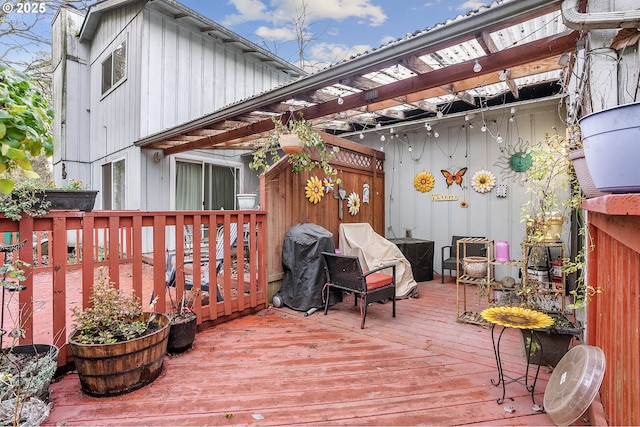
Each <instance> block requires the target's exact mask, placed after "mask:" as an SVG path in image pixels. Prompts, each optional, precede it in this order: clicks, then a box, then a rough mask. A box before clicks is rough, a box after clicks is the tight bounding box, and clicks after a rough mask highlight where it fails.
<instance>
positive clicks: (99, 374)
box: [69, 313, 169, 396]
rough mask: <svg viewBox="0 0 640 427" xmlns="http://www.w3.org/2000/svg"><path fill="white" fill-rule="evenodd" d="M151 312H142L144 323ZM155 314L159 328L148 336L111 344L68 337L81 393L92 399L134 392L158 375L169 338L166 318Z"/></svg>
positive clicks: (73, 334)
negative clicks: (93, 342) (92, 342)
mask: <svg viewBox="0 0 640 427" xmlns="http://www.w3.org/2000/svg"><path fill="white" fill-rule="evenodd" d="M151 314H152V313H144V314H143V319H144V320H146V319H148V318H149V316H150V315H151ZM154 314H155V315H156V319H155V320H154V322H155V323H157V324H158V326H159V327H160V328H159V330H157V331H154V332H152V333H150V334H148V335H145V336H143V337H140V338H136V339H134V340H130V341H124V342H117V343H114V344H81V343H78V342H76V341H74V337H75V335H76V333H77V332H74V333H72V334H71V336H70V337H69V346H70V347H71V353H72V354H73V359H74V362H75V365H76V370H77V371H78V376H79V377H80V385H81V388H82V391H83V392H85V393H87V394H90V395H92V396H115V395H118V394H124V393H128V392H130V391H133V390H137V389H139V388H141V387H143V386H145V385H146V384H149V383H151V382H152V381H153V380H155V379H156V378H158V376H159V375H160V373H161V372H162V366H163V363H164V356H165V354H166V352H167V341H168V337H169V317H168V316H167V315H165V314H162V313H154Z"/></svg>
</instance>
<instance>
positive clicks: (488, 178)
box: [471, 169, 496, 193]
mask: <svg viewBox="0 0 640 427" xmlns="http://www.w3.org/2000/svg"><path fill="white" fill-rule="evenodd" d="M495 186H496V176H495V175H494V173H493V172H491V171H490V170H486V169H481V170H479V171H477V172H476V173H474V174H473V176H472V177H471V188H473V189H474V190H475V191H477V192H478V193H488V192H489V191H491V190H492V189H493V187H495Z"/></svg>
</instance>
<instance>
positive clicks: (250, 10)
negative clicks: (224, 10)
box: [222, 0, 269, 26]
mask: <svg viewBox="0 0 640 427" xmlns="http://www.w3.org/2000/svg"><path fill="white" fill-rule="evenodd" d="M229 3H231V4H233V5H234V6H235V8H236V9H237V10H238V12H239V13H237V14H233V15H227V16H225V17H224V20H223V22H222V25H226V26H232V25H234V24H240V23H242V22H247V21H264V20H269V19H268V18H269V13H268V11H267V6H266V5H265V4H264V3H263V2H262V1H261V0H230V1H229Z"/></svg>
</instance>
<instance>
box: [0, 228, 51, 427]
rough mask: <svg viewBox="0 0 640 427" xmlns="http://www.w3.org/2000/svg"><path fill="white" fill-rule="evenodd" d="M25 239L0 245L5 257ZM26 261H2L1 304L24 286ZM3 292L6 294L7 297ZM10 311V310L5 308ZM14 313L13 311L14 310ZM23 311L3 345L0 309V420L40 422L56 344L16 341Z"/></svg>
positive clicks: (44, 414) (6, 303) (20, 335)
mask: <svg viewBox="0 0 640 427" xmlns="http://www.w3.org/2000/svg"><path fill="white" fill-rule="evenodd" d="M26 242H27V240H23V241H21V242H19V243H17V244H14V245H0V252H3V253H4V254H5V260H6V259H8V258H10V257H11V253H12V252H15V251H17V250H18V249H20V247H22V246H23V245H24V244H25V243H26ZM27 268H30V265H29V264H27V263H25V262H22V261H21V260H19V259H14V260H13V261H10V262H9V261H6V262H5V263H4V265H3V266H2V267H0V279H1V282H0V283H1V284H2V307H8V306H9V305H10V303H11V300H12V298H13V296H14V295H16V294H17V293H18V292H20V291H23V290H24V289H26V287H25V286H24V285H23V284H22V282H24V280H26V269H27ZM7 294H8V295H9V298H8V300H7V298H6V297H7ZM6 311H7V313H8V314H11V313H12V311H11V310H6ZM14 314H15V313H14ZM24 318H25V313H24V312H23V311H22V310H18V311H17V318H16V319H15V321H14V326H13V328H12V329H11V331H9V332H8V333H7V335H8V336H9V337H10V338H11V343H10V344H9V345H8V346H3V339H2V338H3V337H4V335H5V329H4V327H5V310H3V311H2V320H1V321H0V323H1V327H2V336H0V347H1V348H2V350H1V351H0V378H2V381H0V424H2V425H40V423H41V422H43V421H44V420H45V419H46V418H47V415H48V413H49V410H48V409H49V408H48V404H47V402H48V400H49V384H50V383H51V380H52V379H53V376H54V375H55V372H56V369H57V367H58V351H59V350H58V347H57V346H55V345H53V344H22V345H20V344H18V340H19V339H20V338H24V329H23V324H22V322H23V320H24Z"/></svg>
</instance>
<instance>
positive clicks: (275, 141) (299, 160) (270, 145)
mask: <svg viewBox="0 0 640 427" xmlns="http://www.w3.org/2000/svg"><path fill="white" fill-rule="evenodd" d="M271 120H273V123H274V125H275V128H274V129H273V131H271V132H269V136H268V137H267V139H266V141H265V142H264V143H263V144H262V145H261V146H260V147H259V148H258V149H257V150H256V151H255V152H254V153H253V161H252V162H251V163H249V168H251V169H253V170H259V171H260V172H261V173H264V172H266V171H267V170H268V169H269V166H270V164H273V163H276V162H277V161H278V160H280V153H279V151H278V149H279V148H280V136H281V135H284V134H286V133H295V134H296V135H298V137H299V138H300V139H301V140H302V141H303V142H304V144H305V149H304V150H302V151H301V152H300V153H296V154H289V157H288V160H289V163H290V164H291V168H292V171H293V172H294V173H299V172H301V171H310V170H313V169H314V168H316V167H319V168H321V169H322V170H323V171H324V173H325V174H326V175H327V176H332V177H335V176H336V175H337V174H338V171H337V170H336V169H335V168H334V167H333V166H331V164H330V162H331V161H332V160H333V159H335V157H336V154H337V153H338V151H339V150H340V149H339V148H338V147H333V148H328V147H327V146H326V145H325V143H324V141H323V140H322V137H321V136H320V134H319V133H317V132H315V131H314V130H313V125H312V124H311V122H308V121H306V120H304V118H303V117H302V113H300V114H299V118H298V119H296V118H295V117H294V116H293V114H292V117H291V119H290V120H288V121H287V122H286V124H285V123H282V121H281V120H280V119H278V118H276V117H272V118H271ZM312 152H315V153H316V154H317V155H318V156H319V158H320V160H313V159H312V158H311V153H312ZM338 183H339V181H338Z"/></svg>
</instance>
